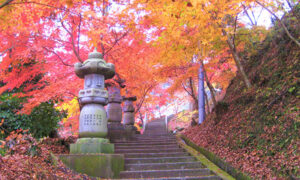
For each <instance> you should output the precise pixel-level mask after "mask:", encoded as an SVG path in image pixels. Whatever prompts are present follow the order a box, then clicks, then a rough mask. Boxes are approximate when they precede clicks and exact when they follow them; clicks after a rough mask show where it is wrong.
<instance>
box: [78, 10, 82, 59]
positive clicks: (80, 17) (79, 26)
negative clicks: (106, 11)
mask: <svg viewBox="0 0 300 180" xmlns="http://www.w3.org/2000/svg"><path fill="white" fill-rule="evenodd" d="M81 23H82V16H81V13H79V25H78V37H77V52H78V55H79V54H80V53H79V41H80V28H81Z"/></svg>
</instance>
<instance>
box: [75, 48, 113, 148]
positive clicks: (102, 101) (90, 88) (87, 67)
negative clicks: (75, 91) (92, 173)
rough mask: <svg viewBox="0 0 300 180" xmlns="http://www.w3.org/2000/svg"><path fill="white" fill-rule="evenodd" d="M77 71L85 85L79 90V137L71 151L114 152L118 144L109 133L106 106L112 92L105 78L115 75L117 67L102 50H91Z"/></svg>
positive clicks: (79, 64)
mask: <svg viewBox="0 0 300 180" xmlns="http://www.w3.org/2000/svg"><path fill="white" fill-rule="evenodd" d="M74 67H75V73H76V75H77V76H78V77H79V78H82V79H84V89H83V90H80V91H79V103H80V106H81V107H82V108H81V111H80V117H79V139H78V140H77V142H76V143H75V144H71V147H70V148H71V149H70V153H113V152H114V146H113V144H110V143H109V140H108V139H105V137H106V136H107V116H106V111H105V109H104V106H105V105H106V104H107V103H108V92H107V91H106V90H105V89H104V88H105V87H104V86H105V85H104V80H105V79H111V78H112V77H113V76H114V75H115V67H114V65H113V64H111V63H106V62H105V61H104V60H103V57H102V54H101V53H99V52H97V50H96V49H95V50H94V52H92V53H90V54H89V56H88V59H87V60H86V61H84V62H83V63H76V64H75V65H74Z"/></svg>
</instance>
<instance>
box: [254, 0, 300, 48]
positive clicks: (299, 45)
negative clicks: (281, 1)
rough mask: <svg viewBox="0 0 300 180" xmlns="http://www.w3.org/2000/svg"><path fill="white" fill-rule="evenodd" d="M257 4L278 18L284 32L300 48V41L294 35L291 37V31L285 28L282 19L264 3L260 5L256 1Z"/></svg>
mask: <svg viewBox="0 0 300 180" xmlns="http://www.w3.org/2000/svg"><path fill="white" fill-rule="evenodd" d="M255 2H256V3H257V4H259V5H260V6H261V7H263V8H264V9H265V10H267V11H268V12H269V13H270V14H271V15H273V16H274V17H275V18H276V20H277V21H278V22H279V24H280V25H281V26H282V28H283V29H284V31H285V32H286V34H287V35H288V37H289V38H290V39H291V40H292V41H294V42H295V43H296V44H297V45H298V47H300V42H299V41H297V39H296V38H294V37H293V36H292V35H291V33H290V32H289V30H288V29H287V27H286V26H285V24H284V23H283V22H282V21H281V19H280V18H279V17H278V16H277V15H276V14H275V13H273V12H272V11H271V10H270V9H268V8H267V7H266V6H264V5H263V4H262V3H260V2H259V1H257V0H256V1H255Z"/></svg>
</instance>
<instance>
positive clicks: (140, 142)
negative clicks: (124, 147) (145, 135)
mask: <svg viewBox="0 0 300 180" xmlns="http://www.w3.org/2000/svg"><path fill="white" fill-rule="evenodd" d="M119 143H123V144H152V143H177V141H176V140H151V141H149V140H148V141H147V140H146V141H128V142H124V141H115V143H114V144H119Z"/></svg>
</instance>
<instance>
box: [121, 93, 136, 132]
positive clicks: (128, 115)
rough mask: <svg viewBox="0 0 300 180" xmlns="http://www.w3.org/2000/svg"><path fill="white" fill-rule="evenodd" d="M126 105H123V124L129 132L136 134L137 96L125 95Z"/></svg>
mask: <svg viewBox="0 0 300 180" xmlns="http://www.w3.org/2000/svg"><path fill="white" fill-rule="evenodd" d="M123 99H124V106H123V112H124V116H123V124H124V125H125V129H126V131H127V132H128V133H132V134H135V132H136V130H137V129H136V127H134V111H135V108H134V106H133V102H134V101H136V96H132V97H124V98H123Z"/></svg>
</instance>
